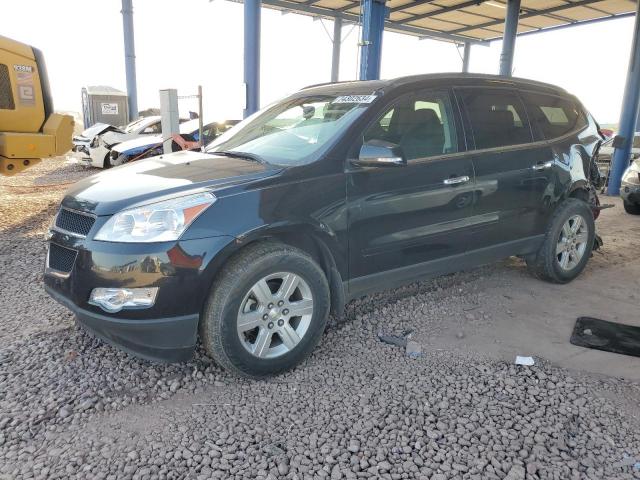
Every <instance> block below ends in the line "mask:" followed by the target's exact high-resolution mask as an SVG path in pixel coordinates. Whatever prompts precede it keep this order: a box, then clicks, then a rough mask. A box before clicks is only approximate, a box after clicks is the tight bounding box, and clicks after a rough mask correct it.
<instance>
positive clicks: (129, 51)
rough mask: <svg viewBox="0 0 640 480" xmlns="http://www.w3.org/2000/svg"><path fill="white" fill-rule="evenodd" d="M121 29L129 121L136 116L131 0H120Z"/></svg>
mask: <svg viewBox="0 0 640 480" xmlns="http://www.w3.org/2000/svg"><path fill="white" fill-rule="evenodd" d="M122 30H123V33H124V68H125V75H126V77H127V103H128V107H129V121H131V120H135V119H136V118H138V88H137V85H136V48H135V43H134V36H133V4H132V0H122Z"/></svg>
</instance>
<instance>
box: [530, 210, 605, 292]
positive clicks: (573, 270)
mask: <svg viewBox="0 0 640 480" xmlns="http://www.w3.org/2000/svg"><path fill="white" fill-rule="evenodd" d="M594 238H595V222H594V219H593V213H592V211H591V209H590V208H589V205H587V204H586V203H585V202H583V201H581V200H578V199H576V198H569V199H567V200H566V201H564V202H563V203H562V204H560V205H559V206H558V208H557V210H556V212H555V213H554V215H553V217H552V219H551V221H550V222H549V225H548V227H547V232H546V234H545V239H544V243H543V244H542V246H541V247H540V249H539V250H538V252H537V253H536V254H535V255H533V256H532V257H529V258H527V266H528V267H529V270H530V271H531V272H532V273H533V274H534V275H535V276H537V277H538V278H540V279H542V280H546V281H549V282H553V283H568V282H570V281H571V280H573V279H574V278H576V277H577V276H578V275H580V273H581V272H582V270H584V268H585V266H586V265H587V262H588V261H589V257H590V256H591V250H592V249H593V241H594Z"/></svg>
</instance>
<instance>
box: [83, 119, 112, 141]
mask: <svg viewBox="0 0 640 480" xmlns="http://www.w3.org/2000/svg"><path fill="white" fill-rule="evenodd" d="M107 130H115V131H119V129H118V127H114V126H113V125H109V124H108V123H96V124H94V125H91V126H90V127H89V128H87V129H85V130H83V131H82V133H81V135H82V136H83V137H84V138H88V139H89V140H91V139H92V138H93V137H95V136H96V135H100V134H101V133H103V132H105V131H107Z"/></svg>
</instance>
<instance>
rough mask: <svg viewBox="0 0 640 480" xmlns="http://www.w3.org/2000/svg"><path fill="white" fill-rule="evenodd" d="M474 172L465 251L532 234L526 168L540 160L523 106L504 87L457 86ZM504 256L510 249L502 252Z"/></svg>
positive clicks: (533, 212)
mask: <svg viewBox="0 0 640 480" xmlns="http://www.w3.org/2000/svg"><path fill="white" fill-rule="evenodd" d="M456 96H457V98H458V100H459V102H460V104H461V107H462V109H463V111H464V116H465V122H466V124H465V126H466V129H467V131H468V133H469V135H468V139H469V141H470V142H471V144H472V145H471V147H470V148H472V149H473V151H472V155H470V156H471V158H472V160H473V166H474V170H475V175H476V183H475V194H474V198H473V215H474V218H475V219H476V222H475V223H476V226H475V227H474V234H473V239H472V243H471V245H470V250H475V249H481V248H487V247H497V246H500V245H501V244H504V245H505V247H506V248H507V249H508V248H509V245H510V244H512V243H516V242H518V241H519V240H522V239H525V238H527V237H530V236H532V235H534V228H533V223H532V221H533V219H534V218H535V217H536V214H537V213H536V211H537V205H535V202H534V198H533V196H532V185H531V172H532V167H533V166H534V165H535V164H536V163H537V162H538V161H539V160H540V158H539V152H538V149H539V147H540V145H535V144H533V136H532V132H531V127H530V124H529V120H528V117H527V112H526V110H525V107H524V104H523V102H522V100H521V98H520V96H519V95H518V93H517V92H516V91H515V90H513V89H510V88H482V87H470V88H459V89H457V90H456ZM507 254H510V253H507Z"/></svg>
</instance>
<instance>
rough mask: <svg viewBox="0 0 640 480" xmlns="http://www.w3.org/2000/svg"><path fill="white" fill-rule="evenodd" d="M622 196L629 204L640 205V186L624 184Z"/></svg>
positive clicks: (621, 188)
mask: <svg viewBox="0 0 640 480" xmlns="http://www.w3.org/2000/svg"><path fill="white" fill-rule="evenodd" d="M620 196H621V197H622V199H623V200H624V201H625V202H627V203H635V204H640V185H634V184H631V183H626V182H622V185H620Z"/></svg>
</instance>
